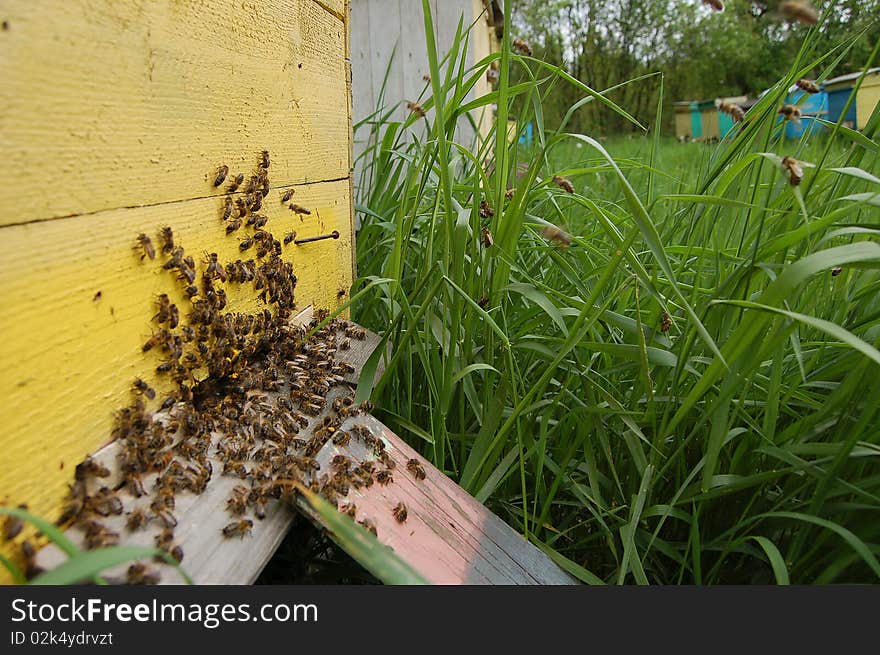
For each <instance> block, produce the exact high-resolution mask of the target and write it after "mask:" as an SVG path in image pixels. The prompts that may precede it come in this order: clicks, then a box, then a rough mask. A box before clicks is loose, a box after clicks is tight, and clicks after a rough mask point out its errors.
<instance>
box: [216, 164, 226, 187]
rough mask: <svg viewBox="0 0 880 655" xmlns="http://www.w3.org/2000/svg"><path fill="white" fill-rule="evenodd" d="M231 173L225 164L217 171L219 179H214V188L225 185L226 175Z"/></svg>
mask: <svg viewBox="0 0 880 655" xmlns="http://www.w3.org/2000/svg"><path fill="white" fill-rule="evenodd" d="M227 173H229V166H227V165H226V164H223V166H221V167H220V168H218V169H217V177H215V178H214V186H215V187H217V186H220V185H221V184H223V180H225V179H226V175H227Z"/></svg>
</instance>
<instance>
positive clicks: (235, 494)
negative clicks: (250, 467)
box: [226, 485, 248, 516]
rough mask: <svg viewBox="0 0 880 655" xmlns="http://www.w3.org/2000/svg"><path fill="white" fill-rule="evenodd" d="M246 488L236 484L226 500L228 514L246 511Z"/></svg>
mask: <svg viewBox="0 0 880 655" xmlns="http://www.w3.org/2000/svg"><path fill="white" fill-rule="evenodd" d="M247 501H248V489H247V487H245V486H242V485H238V486H237V487H235V488H234V489H233V490H232V495H231V496H230V497H229V498H228V499H227V500H226V511H227V512H229V513H230V514H236V515H238V516H241V515H242V514H244V513H245V512H246V511H247Z"/></svg>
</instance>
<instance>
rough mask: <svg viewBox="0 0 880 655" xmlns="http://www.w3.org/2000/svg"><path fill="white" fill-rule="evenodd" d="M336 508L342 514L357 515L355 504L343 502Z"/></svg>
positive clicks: (352, 516)
mask: <svg viewBox="0 0 880 655" xmlns="http://www.w3.org/2000/svg"><path fill="white" fill-rule="evenodd" d="M337 509H338V510H339V511H340V512H342V513H343V514H348V515H349V516H350V517H351V518H355V516H356V515H357V505H355V504H354V503H343V504H342V505H340V506H339V507H337Z"/></svg>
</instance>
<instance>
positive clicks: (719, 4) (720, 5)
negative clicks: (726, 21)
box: [703, 0, 724, 11]
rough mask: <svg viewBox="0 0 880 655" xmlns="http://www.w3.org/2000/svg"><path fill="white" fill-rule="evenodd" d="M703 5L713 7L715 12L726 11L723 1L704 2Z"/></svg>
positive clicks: (706, 0)
mask: <svg viewBox="0 0 880 655" xmlns="http://www.w3.org/2000/svg"><path fill="white" fill-rule="evenodd" d="M703 4H704V5H707V6H708V7H711V8H712V10H713V11H724V3H723V2H721V0H703Z"/></svg>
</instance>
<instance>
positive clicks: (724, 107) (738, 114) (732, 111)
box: [718, 102, 746, 123]
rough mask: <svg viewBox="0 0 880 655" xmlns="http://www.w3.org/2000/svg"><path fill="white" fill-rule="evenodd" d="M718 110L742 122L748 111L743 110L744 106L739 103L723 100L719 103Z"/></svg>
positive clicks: (735, 120) (737, 121)
mask: <svg viewBox="0 0 880 655" xmlns="http://www.w3.org/2000/svg"><path fill="white" fill-rule="evenodd" d="M718 111H720V112H722V113H724V114H727V115H728V116H730V117H731V118H732V119H733V120H734V122H736V123H741V122H742V121H743V119H745V117H746V113H745V112H744V111H743V108H742V107H740V106H739V105H735V104H733V103H731V102H722V103H719V104H718Z"/></svg>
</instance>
